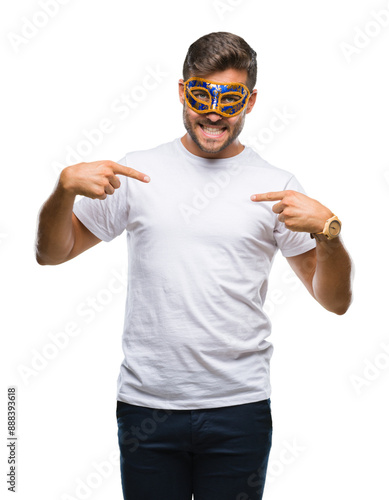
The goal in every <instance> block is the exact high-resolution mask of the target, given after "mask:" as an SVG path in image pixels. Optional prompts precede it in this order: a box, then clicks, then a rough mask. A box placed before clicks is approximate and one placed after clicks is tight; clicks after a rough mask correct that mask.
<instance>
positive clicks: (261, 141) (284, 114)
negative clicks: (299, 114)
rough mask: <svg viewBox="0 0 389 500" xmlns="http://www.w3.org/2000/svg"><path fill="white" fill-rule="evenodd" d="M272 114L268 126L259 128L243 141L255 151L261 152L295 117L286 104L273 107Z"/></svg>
mask: <svg viewBox="0 0 389 500" xmlns="http://www.w3.org/2000/svg"><path fill="white" fill-rule="evenodd" d="M272 111H273V116H272V117H271V119H270V120H269V123H268V126H267V127H263V128H261V129H260V130H259V131H258V133H257V134H256V135H251V136H249V137H248V138H247V140H246V141H245V143H246V144H247V146H250V147H252V148H253V149H255V151H257V153H262V152H263V151H264V149H266V147H267V146H268V145H269V144H270V143H272V142H273V141H274V139H275V137H276V136H277V135H278V134H280V133H282V132H283V131H284V130H285V129H286V128H287V127H288V125H290V124H291V123H292V122H293V121H294V120H295V119H296V115H295V114H294V113H291V112H290V111H289V110H288V109H286V106H284V107H283V108H282V109H278V108H273V110H272Z"/></svg>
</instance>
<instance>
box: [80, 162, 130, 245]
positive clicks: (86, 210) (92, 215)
mask: <svg viewBox="0 0 389 500" xmlns="http://www.w3.org/2000/svg"><path fill="white" fill-rule="evenodd" d="M117 163H119V164H120V165H124V166H127V163H126V157H124V158H122V159H121V160H119V161H118V162H117ZM117 177H118V179H119V180H120V187H119V188H118V189H115V192H114V193H113V194H112V195H108V196H107V197H106V198H105V200H98V199H95V200H93V199H92V198H87V197H85V196H83V197H82V198H81V199H80V200H79V201H77V202H76V203H75V204H74V207H73V213H74V214H75V216H76V217H77V219H78V220H80V221H81V222H82V224H84V226H85V227H86V228H87V229H89V231H91V232H92V233H93V234H94V235H95V236H97V237H98V238H99V239H100V240H102V241H111V240H113V239H114V238H116V236H119V235H120V234H121V233H122V232H123V231H124V229H125V228H126V227H127V223H128V217H129V211H130V206H129V203H128V196H127V195H128V182H127V180H128V179H127V177H125V176H123V175H117Z"/></svg>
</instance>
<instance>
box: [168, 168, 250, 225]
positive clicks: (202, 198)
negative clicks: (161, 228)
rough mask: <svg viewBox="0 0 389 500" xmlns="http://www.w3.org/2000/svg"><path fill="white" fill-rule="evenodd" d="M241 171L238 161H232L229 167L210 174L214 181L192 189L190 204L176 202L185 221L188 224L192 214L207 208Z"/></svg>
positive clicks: (197, 213)
mask: <svg viewBox="0 0 389 500" xmlns="http://www.w3.org/2000/svg"><path fill="white" fill-rule="evenodd" d="M241 171H242V166H241V165H239V164H238V163H233V164H232V165H230V166H229V167H226V169H225V170H224V171H223V172H218V173H214V174H210V177H211V178H212V179H213V181H214V182H211V181H210V182H207V183H206V184H204V186H203V187H202V189H198V188H196V189H193V197H192V200H191V202H190V204H188V203H179V204H178V209H179V211H180V213H181V215H182V216H183V218H184V220H185V222H186V223H187V224H189V223H190V222H191V218H192V217H193V216H194V215H199V214H200V213H201V212H202V211H203V210H204V209H205V208H207V207H208V206H209V204H210V203H211V201H212V200H213V199H214V198H216V197H217V196H218V195H219V194H220V193H221V192H222V190H223V189H225V188H226V187H227V186H228V185H229V184H230V182H231V180H232V179H233V178H234V177H235V176H236V175H238V174H239V173H240V172H241Z"/></svg>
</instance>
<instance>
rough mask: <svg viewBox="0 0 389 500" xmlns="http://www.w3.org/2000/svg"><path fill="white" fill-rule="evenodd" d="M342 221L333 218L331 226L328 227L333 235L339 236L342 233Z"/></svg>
mask: <svg viewBox="0 0 389 500" xmlns="http://www.w3.org/2000/svg"><path fill="white" fill-rule="evenodd" d="M340 227H341V226H340V223H339V221H337V220H333V221H332V222H331V223H330V225H329V227H328V232H329V233H330V236H331V237H334V236H338V234H339V233H340Z"/></svg>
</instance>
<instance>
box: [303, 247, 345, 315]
mask: <svg viewBox="0 0 389 500" xmlns="http://www.w3.org/2000/svg"><path fill="white" fill-rule="evenodd" d="M353 273H354V269H353V263H352V261H351V258H350V256H349V254H348V252H347V250H346V249H345V247H344V246H343V243H342V240H341V239H340V237H338V238H334V239H333V240H328V241H317V242H316V269H315V273H314V276H313V279H312V287H313V293H314V297H315V298H316V300H317V301H318V302H319V303H320V304H321V305H322V306H323V307H325V308H326V309H328V310H329V311H331V312H334V313H336V314H344V313H345V312H346V311H347V309H348V308H349V306H350V304H351V301H352V278H353Z"/></svg>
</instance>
